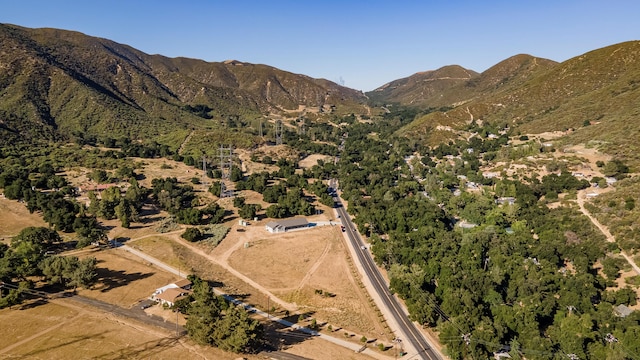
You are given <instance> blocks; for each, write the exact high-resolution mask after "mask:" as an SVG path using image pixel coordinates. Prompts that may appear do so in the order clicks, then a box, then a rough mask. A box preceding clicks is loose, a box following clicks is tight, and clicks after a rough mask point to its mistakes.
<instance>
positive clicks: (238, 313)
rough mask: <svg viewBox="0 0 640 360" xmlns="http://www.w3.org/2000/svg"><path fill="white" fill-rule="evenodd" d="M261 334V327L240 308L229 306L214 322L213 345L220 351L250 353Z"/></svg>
mask: <svg viewBox="0 0 640 360" xmlns="http://www.w3.org/2000/svg"><path fill="white" fill-rule="evenodd" d="M261 334H262V326H261V325H260V323H259V322H258V321H256V320H253V319H251V318H250V317H249V314H248V313H247V311H246V310H244V308H243V307H242V306H231V307H229V308H228V309H227V310H226V311H225V315H224V317H223V318H222V319H221V320H218V321H217V322H216V327H215V330H214V332H213V334H212V339H213V343H214V344H215V345H216V346H218V347H219V348H220V349H222V350H225V351H231V352H235V353H245V352H251V351H252V350H253V349H255V348H256V345H257V343H258V342H259V340H260V336H261Z"/></svg>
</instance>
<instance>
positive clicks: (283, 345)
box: [264, 316, 314, 351]
mask: <svg viewBox="0 0 640 360" xmlns="http://www.w3.org/2000/svg"><path fill="white" fill-rule="evenodd" d="M290 317H291V318H294V320H297V318H298V317H297V316H290ZM289 321H290V320H289ZM291 322H294V321H291ZM313 337H314V335H311V334H307V333H305V332H302V331H300V330H295V329H293V328H291V327H289V326H285V325H282V324H280V323H277V322H269V323H267V324H265V325H264V350H267V351H274V350H284V349H287V348H289V347H291V346H294V345H296V344H300V343H302V342H304V341H305V340H308V339H311V338H313Z"/></svg>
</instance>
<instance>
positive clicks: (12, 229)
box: [0, 195, 48, 240]
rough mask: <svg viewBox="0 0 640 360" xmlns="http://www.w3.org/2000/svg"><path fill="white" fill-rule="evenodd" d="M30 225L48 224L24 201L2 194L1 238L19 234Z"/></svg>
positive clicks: (0, 209) (0, 196) (0, 214)
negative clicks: (30, 209) (30, 210)
mask: <svg viewBox="0 0 640 360" xmlns="http://www.w3.org/2000/svg"><path fill="white" fill-rule="evenodd" d="M29 226H45V227H46V226H48V225H47V223H46V222H44V220H42V216H40V215H39V214H37V213H34V214H31V213H29V210H27V207H26V206H25V204H24V203H21V202H18V201H15V200H9V199H7V198H5V197H4V195H0V240H1V239H4V238H9V237H12V236H15V235H18V233H19V232H20V230H22V229H24V228H26V227H29Z"/></svg>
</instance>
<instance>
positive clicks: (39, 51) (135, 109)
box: [0, 24, 366, 139]
mask: <svg viewBox="0 0 640 360" xmlns="http://www.w3.org/2000/svg"><path fill="white" fill-rule="evenodd" d="M0 40H1V41H0V66H1V67H2V69H3V71H2V74H0V86H1V88H0V118H1V119H2V120H1V121H2V124H3V127H2V128H1V129H5V130H0V131H9V130H13V131H14V132H16V133H20V134H24V135H25V136H26V137H37V136H41V135H43V134H44V135H45V137H46V138H49V139H57V138H60V137H69V136H71V135H72V134H74V133H90V134H93V135H100V134H105V133H113V134H119V135H122V136H131V137H133V138H139V137H141V136H143V135H145V136H146V135H161V134H163V133H166V132H168V131H171V130H172V129H174V128H189V127H194V126H195V127H198V126H205V127H206V126H212V123H211V122H208V123H203V119H202V117H198V116H196V115H194V114H192V113H190V112H189V111H186V110H185V106H187V105H203V106H206V107H207V108H208V109H211V110H210V111H209V113H208V114H207V117H211V118H216V119H224V118H226V117H228V116H233V117H243V118H246V119H247V120H249V119H255V118H260V117H262V116H264V115H265V114H273V113H275V114H283V113H285V112H287V111H295V110H298V109H299V107H300V106H302V107H315V108H318V109H320V108H323V107H325V106H328V107H334V108H339V107H355V108H363V107H364V103H365V101H366V97H365V96H364V94H362V93H361V92H359V91H356V90H353V89H349V88H345V87H342V86H339V85H337V84H334V83H331V82H330V81H327V80H324V79H313V78H311V77H308V76H306V75H299V74H294V73H291V72H287V71H284V70H280V69H277V68H274V67H270V66H268V65H261V64H250V63H245V62H239V61H232V62H226V63H214V62H206V61H203V60H199V59H190V58H185V57H178V58H169V57H165V56H162V55H149V54H146V53H144V52H142V51H139V50H137V49H135V48H133V47H131V46H128V45H124V44H119V43H116V42H114V41H111V40H108V39H103V38H97V37H91V36H87V35H84V34H82V33H79V32H75V31H67V30H60V29H47V28H45V29H29V28H23V27H20V26H15V25H8V24H0ZM29 129H37V131H29Z"/></svg>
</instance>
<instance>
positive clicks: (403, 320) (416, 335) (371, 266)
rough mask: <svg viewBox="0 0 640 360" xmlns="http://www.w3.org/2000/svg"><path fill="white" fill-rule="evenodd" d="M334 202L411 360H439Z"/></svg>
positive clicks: (340, 202) (352, 243) (346, 231)
mask: <svg viewBox="0 0 640 360" xmlns="http://www.w3.org/2000/svg"><path fill="white" fill-rule="evenodd" d="M330 186H331V189H330V190H333V189H335V181H334V180H332V181H331V182H330ZM333 199H334V201H335V202H336V211H337V212H338V215H339V216H340V219H341V220H342V225H343V226H344V231H345V233H346V234H347V237H348V238H349V241H350V242H351V246H352V247H353V249H354V251H355V253H356V255H357V259H356V260H357V261H358V262H359V263H360V264H361V265H362V268H363V269H364V272H365V275H366V276H367V277H368V278H369V279H370V280H371V283H372V285H373V287H374V289H375V291H376V292H377V293H378V296H379V297H380V299H382V302H383V303H384V306H386V307H387V308H388V310H389V311H388V312H389V313H390V314H391V316H393V317H394V319H395V322H396V323H397V324H398V326H400V327H401V329H399V330H400V332H401V333H402V334H403V336H404V338H402V339H401V340H402V341H403V342H404V343H409V344H411V346H412V347H413V348H414V349H416V350H417V351H418V354H408V355H409V356H411V359H415V358H420V359H425V360H440V359H442V357H441V356H440V354H438V353H437V352H436V351H434V350H433V349H432V348H431V346H429V343H428V342H427V340H426V339H425V338H424V336H423V335H422V333H420V331H419V330H418V329H417V328H416V327H415V325H414V324H413V322H411V321H410V320H409V318H408V317H407V315H406V314H405V312H404V311H403V310H402V307H401V306H400V304H399V303H398V301H397V300H396V298H395V297H393V295H391V293H390V292H389V286H388V285H387V283H386V281H385V279H384V278H383V277H382V274H380V271H379V270H378V268H377V267H376V264H375V263H374V261H373V257H372V256H371V254H370V253H369V251H368V250H367V249H366V248H365V249H363V248H362V247H363V246H364V242H363V241H362V238H361V237H360V233H358V232H357V231H356V230H355V229H356V227H355V225H354V224H353V222H352V221H351V218H350V217H349V214H348V213H347V211H346V210H345V208H344V207H343V206H342V201H341V200H340V197H338V195H337V193H336V194H335V195H334V198H333Z"/></svg>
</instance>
